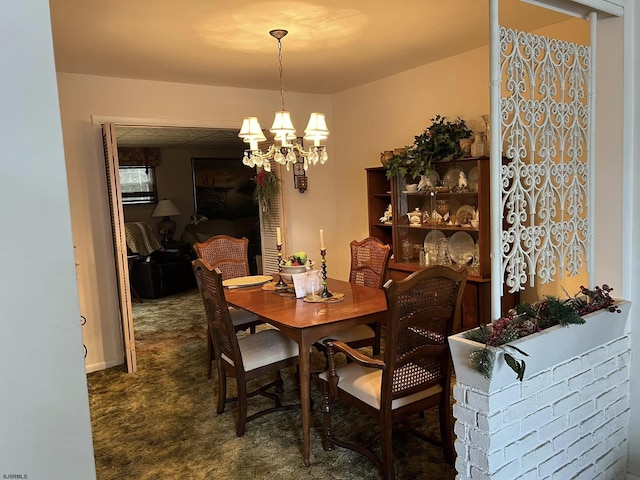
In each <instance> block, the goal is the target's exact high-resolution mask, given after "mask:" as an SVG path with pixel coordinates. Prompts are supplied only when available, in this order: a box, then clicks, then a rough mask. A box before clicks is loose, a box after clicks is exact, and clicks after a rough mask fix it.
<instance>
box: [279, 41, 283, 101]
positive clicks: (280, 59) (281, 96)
mask: <svg viewBox="0 0 640 480" xmlns="http://www.w3.org/2000/svg"><path fill="white" fill-rule="evenodd" d="M278 65H279V66H280V103H281V104H282V111H283V112H284V82H283V81H282V40H281V39H279V38H278Z"/></svg>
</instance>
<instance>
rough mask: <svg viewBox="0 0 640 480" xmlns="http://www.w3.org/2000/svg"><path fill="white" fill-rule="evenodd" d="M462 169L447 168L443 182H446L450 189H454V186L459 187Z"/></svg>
mask: <svg viewBox="0 0 640 480" xmlns="http://www.w3.org/2000/svg"><path fill="white" fill-rule="evenodd" d="M461 171H462V169H461V168H460V167H451V168H450V169H449V170H447V173H445V174H444V177H443V178H442V183H444V184H445V185H446V186H447V187H449V188H450V189H452V188H453V187H457V186H458V179H459V178H460V172H461Z"/></svg>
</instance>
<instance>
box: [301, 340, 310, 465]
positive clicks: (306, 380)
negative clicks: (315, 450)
mask: <svg viewBox="0 0 640 480" xmlns="http://www.w3.org/2000/svg"><path fill="white" fill-rule="evenodd" d="M298 345H299V347H300V352H299V365H298V366H299V369H300V407H301V411H302V460H303V462H304V464H305V465H306V466H307V467H308V466H309V465H310V464H311V461H310V457H311V440H310V433H311V432H310V430H311V429H310V421H309V417H310V415H311V388H310V377H311V372H310V368H311V367H310V361H311V360H310V356H309V352H310V350H311V342H310V341H309V335H308V333H307V332H305V331H303V332H302V338H301V339H300V343H299V344H298Z"/></svg>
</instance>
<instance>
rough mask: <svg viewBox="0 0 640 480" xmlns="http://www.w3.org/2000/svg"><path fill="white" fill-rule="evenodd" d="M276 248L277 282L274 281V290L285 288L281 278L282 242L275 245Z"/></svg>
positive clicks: (285, 285)
mask: <svg viewBox="0 0 640 480" xmlns="http://www.w3.org/2000/svg"><path fill="white" fill-rule="evenodd" d="M276 248H277V249H278V278H279V280H278V283H276V290H286V289H287V284H286V282H285V281H284V280H282V275H281V274H282V244H281V243H279V244H277V245H276Z"/></svg>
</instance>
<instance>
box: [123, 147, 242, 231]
mask: <svg viewBox="0 0 640 480" xmlns="http://www.w3.org/2000/svg"><path fill="white" fill-rule="evenodd" d="M242 155H243V150H242V149H240V150H238V149H233V148H224V149H223V148H217V149H212V148H162V149H161V153H160V158H161V164H160V165H159V166H157V167H156V168H155V173H156V182H157V186H158V198H159V199H160V200H162V199H164V198H168V199H170V200H171V201H172V202H173V203H174V204H175V206H176V207H177V208H178V210H179V211H180V215H176V216H173V217H171V219H172V220H173V221H175V222H176V231H175V234H174V236H173V238H174V240H180V236H181V235H182V232H184V227H185V226H186V225H187V224H188V223H189V221H190V220H191V216H192V215H193V214H194V201H193V181H192V172H191V159H192V158H237V159H238V161H239V162H240V161H241V159H242ZM155 207H156V206H155V204H154V205H125V206H124V218H125V221H126V222H145V223H148V224H149V225H151V227H152V228H153V231H154V233H156V234H158V232H157V228H156V225H157V223H158V222H159V221H160V220H161V218H155V217H152V216H151V214H152V213H153V210H154V209H155ZM157 236H158V239H160V235H159V234H158V235H157Z"/></svg>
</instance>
